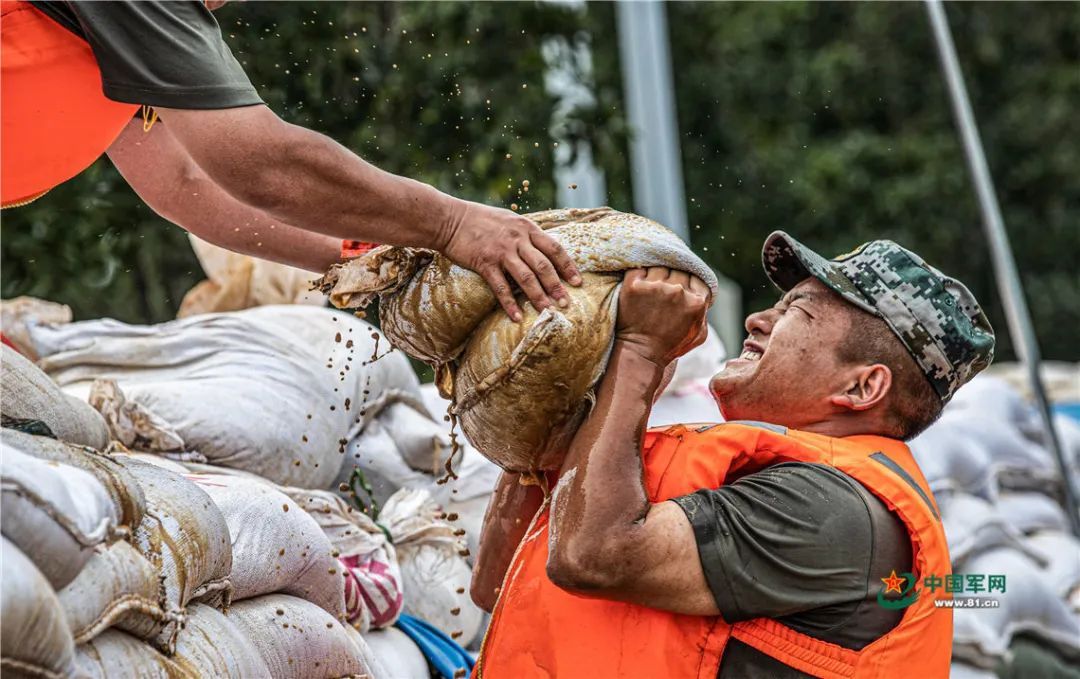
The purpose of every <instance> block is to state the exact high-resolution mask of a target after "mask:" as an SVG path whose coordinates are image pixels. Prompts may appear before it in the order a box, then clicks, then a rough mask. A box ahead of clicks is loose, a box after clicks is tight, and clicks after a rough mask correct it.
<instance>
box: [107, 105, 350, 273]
mask: <svg viewBox="0 0 1080 679" xmlns="http://www.w3.org/2000/svg"><path fill="white" fill-rule="evenodd" d="M108 154H109V159H110V160H112V162H113V164H114V165H115V166H116V169H117V170H119V171H120V174H121V175H123V177H124V179H125V180H127V183H128V184H129V185H130V186H131V188H133V189H134V190H135V193H137V194H139V197H140V198H142V199H143V201H144V202H145V203H146V204H147V205H149V206H150V207H151V208H152V209H153V210H154V212H156V213H158V214H159V215H161V216H162V217H164V218H165V219H168V220H169V221H171V222H173V223H174V224H176V225H178V226H180V227H182V228H184V229H186V230H187V231H190V232H191V233H193V234H195V235H196V236H198V237H199V238H202V239H203V240H205V241H207V242H210V243H213V244H214V245H218V246H221V247H223V248H226V249H228V250H232V251H233V252H240V253H243V254H246V255H252V256H254V257H260V258H262V259H269V260H272V261H275V262H280V263H282V264H289V265H291V266H296V267H300V268H303V269H307V270H309V271H314V272H317V273H322V272H324V271H326V269H327V268H328V267H329V266H330V265H332V264H334V263H335V262H337V261H338V260H339V258H340V256H341V239H340V238H335V237H333V236H327V235H325V234H321V233H316V232H313V231H306V230H304V229H299V228H296V227H294V226H290V225H289V224H286V223H284V222H282V221H280V220H278V219H275V218H273V217H271V216H270V215H268V214H266V213H265V212H262V211H260V210H257V209H255V208H253V207H251V206H250V205H246V204H244V203H241V202H240V201H238V200H237V199H235V198H233V197H232V196H231V195H229V194H228V193H226V192H225V191H224V190H223V189H222V188H221V187H220V186H218V185H217V184H216V183H215V182H214V181H213V180H211V179H210V177H208V176H207V174H206V173H205V172H204V171H203V170H202V168H201V167H199V165H198V164H197V163H196V162H195V161H194V160H193V159H192V158H191V156H189V155H188V153H187V151H185V150H184V147H183V146H181V145H180V144H179V143H178V142H177V141H176V139H174V138H173V136H172V132H171V131H170V129H169V126H168V125H163V124H160V123H159V124H156V125H154V126H153V127H152V128H151V129H150V131H149V132H144V131H143V124H142V121H141V120H138V119H133V120H132V121H131V122H130V123H129V124H128V126H127V127H126V128H125V129H124V131H123V132H122V133H121V134H120V136H119V137H118V138H117V139H116V141H114V142H113V144H112V146H110V147H109V151H108Z"/></svg>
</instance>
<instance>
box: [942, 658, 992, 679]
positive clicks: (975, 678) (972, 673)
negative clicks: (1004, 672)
mask: <svg viewBox="0 0 1080 679" xmlns="http://www.w3.org/2000/svg"><path fill="white" fill-rule="evenodd" d="M949 679H997V675H996V674H994V673H993V672H992V671H990V670H984V669H980V668H978V667H973V666H971V665H968V664H966V663H962V662H954V663H953V664H952V665H951V666H950V667H949Z"/></svg>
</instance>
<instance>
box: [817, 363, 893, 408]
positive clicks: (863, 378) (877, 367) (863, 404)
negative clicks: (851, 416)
mask: <svg viewBox="0 0 1080 679" xmlns="http://www.w3.org/2000/svg"><path fill="white" fill-rule="evenodd" d="M847 372H848V374H847V375H846V376H845V379H844V381H843V383H842V387H841V388H842V391H840V392H838V393H836V394H833V395H832V396H830V397H829V402H830V403H832V404H833V405H834V406H837V407H839V408H847V409H848V410H854V411H861V410H869V409H871V408H873V407H875V406H877V405H880V404H881V403H882V402H884V400H885V397H886V396H888V395H889V391H890V390H891V389H892V370H889V367H888V366H887V365H882V364H881V363H875V364H873V365H860V366H853V367H851V368H848V371H847Z"/></svg>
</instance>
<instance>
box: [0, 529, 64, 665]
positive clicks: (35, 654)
mask: <svg viewBox="0 0 1080 679" xmlns="http://www.w3.org/2000/svg"><path fill="white" fill-rule="evenodd" d="M0 570H2V574H0V668H3V672H2V673H3V675H4V676H12V677H50V678H51V677H72V676H76V672H75V659H74V653H75V642H74V641H72V638H71V630H69V629H68V626H67V622H66V620H65V619H64V611H63V609H62V608H61V607H60V601H59V600H58V599H57V598H56V593H55V592H53V589H52V587H50V586H49V582H48V581H47V580H46V579H45V576H44V575H42V574H41V572H40V571H38V569H37V568H36V567H35V566H34V564H33V563H32V562H31V561H30V559H28V558H27V557H26V555H25V554H23V553H22V552H21V551H20V550H19V548H18V547H16V546H15V545H14V544H12V543H11V542H10V541H8V540H7V539H4V538H0Z"/></svg>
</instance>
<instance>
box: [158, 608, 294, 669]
mask: <svg viewBox="0 0 1080 679" xmlns="http://www.w3.org/2000/svg"><path fill="white" fill-rule="evenodd" d="M308 605H309V606H310V605H312V604H308ZM313 607H314V606H313ZM174 659H175V660H176V662H177V664H179V665H181V666H185V667H189V668H192V673H193V674H194V675H195V676H197V677H221V678H223V679H248V678H249V677H270V676H272V675H271V672H270V671H269V668H267V666H266V664H265V663H264V662H263V659H262V656H261V655H260V653H259V649H258V648H256V646H255V644H253V643H252V642H251V640H250V639H248V638H247V635H246V634H245V633H244V632H243V630H242V629H241V628H240V627H239V626H238V625H237V624H236V621H235V620H234V619H233V618H232V617H231V616H225V615H222V613H221V611H218V610H217V609H214V608H211V607H209V606H206V605H204V604H192V605H191V606H189V607H188V619H187V624H186V625H185V626H184V629H183V630H181V631H180V635H179V637H178V638H177V641H176V655H175V656H174Z"/></svg>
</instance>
